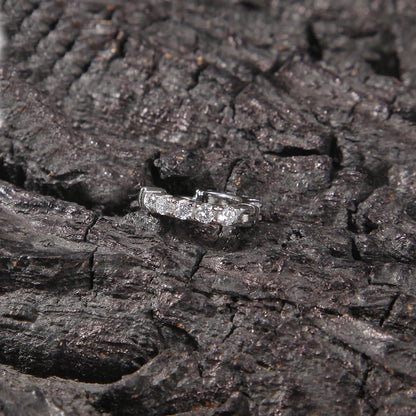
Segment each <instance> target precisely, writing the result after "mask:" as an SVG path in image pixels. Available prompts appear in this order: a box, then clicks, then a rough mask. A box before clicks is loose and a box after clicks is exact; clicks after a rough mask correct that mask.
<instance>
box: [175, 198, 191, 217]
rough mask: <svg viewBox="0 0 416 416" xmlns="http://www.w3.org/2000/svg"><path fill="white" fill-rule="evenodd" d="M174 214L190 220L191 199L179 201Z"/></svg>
mask: <svg viewBox="0 0 416 416" xmlns="http://www.w3.org/2000/svg"><path fill="white" fill-rule="evenodd" d="M174 216H175V217H176V218H179V219H180V220H189V219H191V216H192V203H191V201H183V200H182V201H177V202H176V207H175V212H174Z"/></svg>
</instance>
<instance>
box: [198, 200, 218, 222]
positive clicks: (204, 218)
mask: <svg viewBox="0 0 416 416" xmlns="http://www.w3.org/2000/svg"><path fill="white" fill-rule="evenodd" d="M194 218H195V220H197V221H199V222H202V223H203V224H209V223H211V222H213V221H214V219H215V213H214V211H213V209H212V205H210V204H201V205H198V206H197V207H196V209H195V214H194Z"/></svg>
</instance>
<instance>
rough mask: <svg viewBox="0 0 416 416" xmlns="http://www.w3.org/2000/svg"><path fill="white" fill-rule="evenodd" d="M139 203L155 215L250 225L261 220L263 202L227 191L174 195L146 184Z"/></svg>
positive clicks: (206, 222) (224, 224)
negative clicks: (227, 192) (190, 195)
mask: <svg viewBox="0 0 416 416" xmlns="http://www.w3.org/2000/svg"><path fill="white" fill-rule="evenodd" d="M139 205H140V207H142V208H145V209H147V210H148V211H149V212H151V213H153V214H159V215H165V216H167V217H172V218H178V219H180V220H190V221H196V222H199V223H202V224H218V225H223V226H230V225H233V226H238V227H250V226H252V225H254V224H255V223H256V222H257V221H259V220H260V208H261V204H260V201H258V200H257V199H252V198H246V197H242V196H236V195H230V194H226V193H223V192H213V191H201V190H197V191H196V193H195V196H193V197H187V196H173V195H170V194H168V193H167V192H166V190H165V189H163V188H156V187H149V186H145V187H143V188H142V189H141V190H140V194H139Z"/></svg>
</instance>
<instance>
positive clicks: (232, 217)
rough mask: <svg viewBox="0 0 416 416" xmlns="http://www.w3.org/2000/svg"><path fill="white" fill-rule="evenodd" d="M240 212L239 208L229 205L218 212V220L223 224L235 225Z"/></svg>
mask: <svg viewBox="0 0 416 416" xmlns="http://www.w3.org/2000/svg"><path fill="white" fill-rule="evenodd" d="M239 214H240V211H239V210H238V209H236V208H232V207H227V208H224V209H222V210H221V211H220V212H219V213H218V216H217V220H218V222H219V223H220V224H221V225H233V224H235V223H236V222H237V221H238V217H239Z"/></svg>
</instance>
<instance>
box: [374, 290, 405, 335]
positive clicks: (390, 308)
mask: <svg viewBox="0 0 416 416" xmlns="http://www.w3.org/2000/svg"><path fill="white" fill-rule="evenodd" d="M399 296H400V292H398V293H396V294H395V295H394V296H392V298H391V300H390V303H389V304H388V306H387V309H386V311H385V312H384V315H383V316H382V317H381V319H380V323H379V325H380V327H381V328H382V327H383V325H384V322H386V320H387V319H389V317H390V314H391V312H392V311H393V308H394V305H395V303H396V302H397V299H398V298H399Z"/></svg>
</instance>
